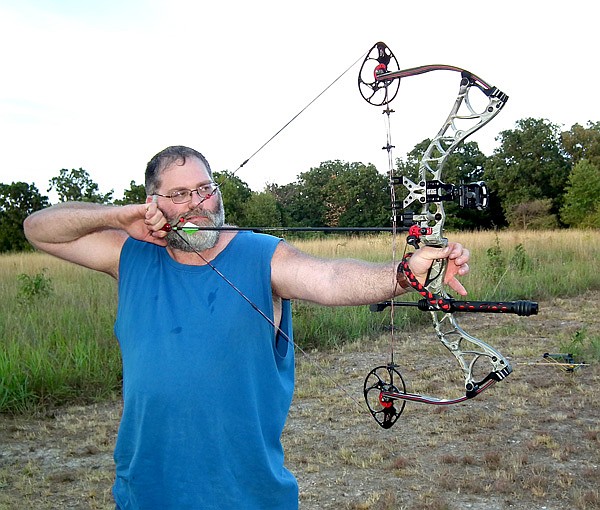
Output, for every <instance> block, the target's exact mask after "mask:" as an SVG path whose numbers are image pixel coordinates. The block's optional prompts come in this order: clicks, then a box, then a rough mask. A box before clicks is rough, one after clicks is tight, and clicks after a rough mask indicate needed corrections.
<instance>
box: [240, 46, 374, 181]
mask: <svg viewBox="0 0 600 510" xmlns="http://www.w3.org/2000/svg"><path fill="white" fill-rule="evenodd" d="M366 55H367V53H363V54H362V55H361V56H360V57H358V58H357V59H356V60H355V61H354V62H352V64H351V65H350V66H349V67H348V68H347V69H346V70H345V71H343V72H342V74H340V75H339V76H338V77H337V78H336V79H335V80H333V81H332V82H331V83H330V84H329V85H327V86H326V87H325V88H324V89H323V90H322V91H321V92H319V93H318V94H317V95H316V96H315V97H314V98H313V99H312V100H311V101H310V102H309V103H308V104H307V105H306V106H305V107H304V108H302V109H301V110H300V111H299V112H298V113H297V114H296V115H294V116H293V117H292V118H291V119H290V120H288V121H287V122H286V123H285V124H284V125H283V126H282V127H281V128H280V129H279V130H278V131H277V132H276V133H275V134H274V135H273V136H271V138H269V139H268V140H267V141H266V142H265V143H263V144H262V145H261V146H260V147H259V148H258V149H256V150H255V151H254V152H253V153H252V154H251V155H250V156H248V157H247V158H246V159H245V160H244V161H243V162H242V163H240V164H239V166H238V167H237V168H236V169H235V170H234V171H233V172H232V173H231V174H230V176H234V175H235V174H236V173H237V171H238V170H240V169H241V168H242V167H243V166H245V165H246V163H248V161H250V160H251V159H252V158H253V157H254V156H256V155H257V154H258V153H259V152H260V151H261V150H263V149H264V148H265V147H266V146H267V145H268V144H269V143H271V141H272V140H273V139H274V138H275V137H277V136H278V135H279V134H280V133H281V132H282V131H283V130H284V129H285V128H287V127H288V126H289V125H290V124H291V123H292V122H294V121H295V120H296V119H297V118H298V117H300V115H302V114H303V113H304V112H305V111H306V110H307V109H308V108H309V107H310V106H311V105H312V104H313V103H314V102H315V101H316V100H317V99H319V98H320V97H321V96H322V95H323V94H325V92H327V91H328V90H329V89H330V88H331V87H333V85H335V84H336V83H337V82H338V81H339V80H340V79H341V78H342V77H343V76H344V75H345V74H346V73H347V72H348V71H350V69H352V68H353V67H354V66H355V65H356V64H358V63H359V62H360V61H361V60H363V59H364V58H365V56H366Z"/></svg>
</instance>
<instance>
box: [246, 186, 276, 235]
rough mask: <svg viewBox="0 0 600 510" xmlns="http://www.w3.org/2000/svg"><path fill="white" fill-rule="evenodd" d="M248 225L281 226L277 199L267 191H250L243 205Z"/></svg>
mask: <svg viewBox="0 0 600 510" xmlns="http://www.w3.org/2000/svg"><path fill="white" fill-rule="evenodd" d="M244 216H245V219H246V222H247V226H249V227H281V226H282V225H283V224H282V220H281V210H280V207H279V204H278V203H277V199H276V198H275V196H274V195H273V194H272V193H270V192H269V191H263V192H261V193H252V195H251V196H250V199H249V200H248V201H247V202H246V204H245V207H244Z"/></svg>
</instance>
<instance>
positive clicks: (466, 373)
mask: <svg viewBox="0 0 600 510" xmlns="http://www.w3.org/2000/svg"><path fill="white" fill-rule="evenodd" d="M431 316H432V318H433V325H434V329H435V332H436V334H437V336H438V338H439V340H440V342H441V343H442V344H443V345H444V347H446V348H447V349H448V350H449V351H450V352H451V353H452V355H453V356H454V357H455V358H456V360H457V361H458V364H459V365H460V368H461V370H462V373H463V377H464V380H465V391H466V394H467V396H469V395H471V394H477V393H478V390H479V388H480V387H481V385H482V383H483V382H484V381H486V380H487V379H489V378H492V379H494V380H496V381H501V380H502V379H504V378H505V377H507V376H508V375H509V374H510V373H511V372H512V367H511V365H510V363H509V362H508V360H507V359H506V358H504V356H502V354H500V353H499V352H498V351H497V350H496V349H494V348H493V347H491V346H490V345H488V344H486V343H485V342H483V341H482V340H480V339H479V338H476V337H474V336H473V335H470V334H469V333H467V332H466V331H465V330H464V329H463V328H461V327H460V326H459V325H458V323H457V322H456V317H455V316H454V315H453V314H451V313H443V312H437V311H436V312H431ZM483 363H487V364H489V366H490V368H491V370H489V371H487V370H486V374H485V376H484V377H481V378H480V380H479V381H477V380H475V370H476V369H478V371H481V370H483V367H481V366H480V365H481V364H483ZM478 364H479V365H478Z"/></svg>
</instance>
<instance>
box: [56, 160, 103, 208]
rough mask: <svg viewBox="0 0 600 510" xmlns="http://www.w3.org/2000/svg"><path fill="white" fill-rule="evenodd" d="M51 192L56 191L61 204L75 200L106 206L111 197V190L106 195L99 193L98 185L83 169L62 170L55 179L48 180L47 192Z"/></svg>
mask: <svg viewBox="0 0 600 510" xmlns="http://www.w3.org/2000/svg"><path fill="white" fill-rule="evenodd" d="M51 190H55V191H56V193H57V194H58V199H59V200H60V201H61V202H67V201H71V200H76V201H81V202H95V203H98V204H108V203H110V202H111V200H112V195H113V190H110V191H109V192H108V193H106V194H102V193H100V191H99V187H98V184H96V183H95V182H94V181H92V179H91V178H90V175H89V174H88V173H87V172H86V171H85V170H84V169H83V168H79V169H78V170H75V169H74V168H72V169H71V170H67V169H66V168H63V169H62V170H61V171H60V173H59V175H58V176H57V177H52V179H50V188H48V191H51Z"/></svg>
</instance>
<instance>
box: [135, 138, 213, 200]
mask: <svg viewBox="0 0 600 510" xmlns="http://www.w3.org/2000/svg"><path fill="white" fill-rule="evenodd" d="M187 158H198V159H199V160H200V161H201V162H202V163H203V164H204V166H205V167H206V171H207V172H208V175H209V177H210V178H211V179H212V170H211V169H210V165H209V164H208V161H207V159H206V158H205V157H204V156H203V155H202V154H200V153H199V152H198V151H197V150H194V149H190V148H189V147H184V146H183V145H172V146H171V147H167V148H166V149H163V150H162V151H160V152H159V153H158V154H156V155H155V156H154V157H153V158H152V159H151V160H150V161H149V162H148V164H147V165H146V183H145V186H146V194H147V195H148V196H150V195H152V194H153V193H156V190H157V189H158V188H159V187H160V180H161V174H162V172H163V171H164V170H166V169H167V168H168V167H170V166H171V165H173V164H177V165H179V166H183V165H185V162H186V159H187Z"/></svg>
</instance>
